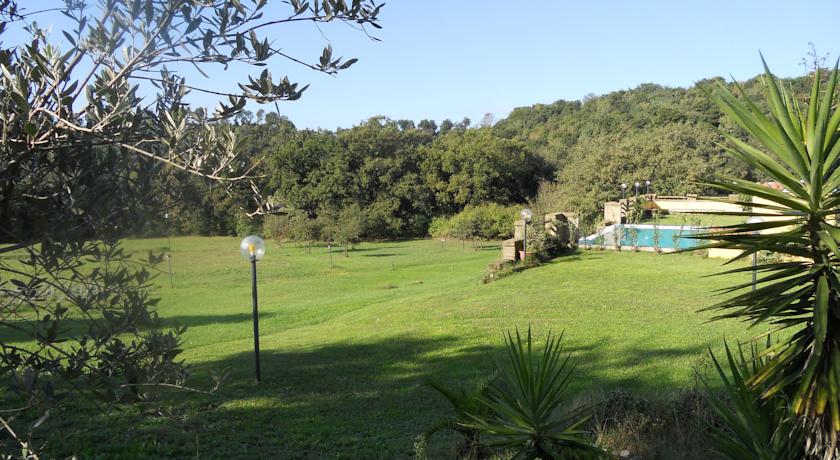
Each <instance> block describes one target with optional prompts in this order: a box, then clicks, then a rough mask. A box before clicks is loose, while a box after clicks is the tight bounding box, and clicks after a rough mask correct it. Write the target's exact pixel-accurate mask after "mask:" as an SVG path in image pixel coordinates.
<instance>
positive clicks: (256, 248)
mask: <svg viewBox="0 0 840 460" xmlns="http://www.w3.org/2000/svg"><path fill="white" fill-rule="evenodd" d="M239 252H240V253H241V254H242V257H244V258H245V259H246V260H248V261H249V262H251V303H252V306H253V307H254V364H255V365H256V377H257V383H260V318H259V312H258V308H257V261H258V260H262V258H263V256H264V255H265V241H263V240H262V238H260V237H258V236H254V235H251V236H246V237H245V238H244V239H243V240H242V242H241V243H239Z"/></svg>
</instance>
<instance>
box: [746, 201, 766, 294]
mask: <svg viewBox="0 0 840 460" xmlns="http://www.w3.org/2000/svg"><path fill="white" fill-rule="evenodd" d="M762 222H764V219H762V218H761V217H758V216H753V217H750V218H749V219H747V224H760V223H762ZM758 233H761V232H760V231H755V232H753V234H758ZM757 254H758V252H757V251H753V253H752V290H753V292H755V286H756V276H755V266H756V265H757V263H758V260H757V257H756V256H757Z"/></svg>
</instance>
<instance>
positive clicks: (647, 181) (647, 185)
mask: <svg viewBox="0 0 840 460" xmlns="http://www.w3.org/2000/svg"><path fill="white" fill-rule="evenodd" d="M645 194H647V195H650V180H646V181H645Z"/></svg>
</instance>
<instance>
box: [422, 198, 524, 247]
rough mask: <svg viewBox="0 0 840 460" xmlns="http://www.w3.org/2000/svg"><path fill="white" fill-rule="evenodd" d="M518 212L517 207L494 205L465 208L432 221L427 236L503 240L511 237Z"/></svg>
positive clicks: (518, 208)
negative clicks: (450, 215) (447, 216)
mask: <svg viewBox="0 0 840 460" xmlns="http://www.w3.org/2000/svg"><path fill="white" fill-rule="evenodd" d="M519 210H520V207H519V206H502V205H500V204H496V203H490V204H482V205H478V206H467V207H466V208H465V209H464V210H463V211H461V212H460V213H458V214H455V215H454V216H452V217H449V218H444V217H436V218H434V219H432V223H431V224H430V225H429V234H430V235H431V236H433V237H435V238H446V237H450V238H460V239H464V240H470V239H472V240H475V239H482V240H504V239H507V238H510V237H512V236H513V223H514V221H515V220H516V219H517V215H518V213H519Z"/></svg>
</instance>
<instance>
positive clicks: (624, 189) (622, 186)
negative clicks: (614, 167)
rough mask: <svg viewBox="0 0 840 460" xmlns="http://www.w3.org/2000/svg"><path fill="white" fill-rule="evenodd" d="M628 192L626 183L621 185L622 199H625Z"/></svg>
mask: <svg viewBox="0 0 840 460" xmlns="http://www.w3.org/2000/svg"><path fill="white" fill-rule="evenodd" d="M626 190H627V184H625V183H624V182H622V183H621V199H622V200H623V199H624V192H625V191H626Z"/></svg>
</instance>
